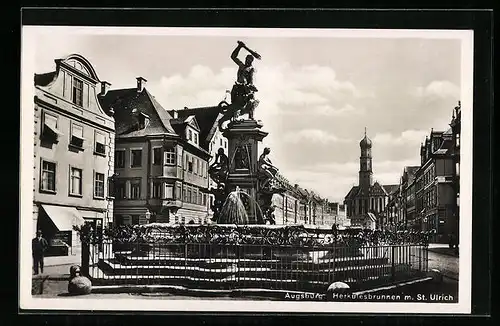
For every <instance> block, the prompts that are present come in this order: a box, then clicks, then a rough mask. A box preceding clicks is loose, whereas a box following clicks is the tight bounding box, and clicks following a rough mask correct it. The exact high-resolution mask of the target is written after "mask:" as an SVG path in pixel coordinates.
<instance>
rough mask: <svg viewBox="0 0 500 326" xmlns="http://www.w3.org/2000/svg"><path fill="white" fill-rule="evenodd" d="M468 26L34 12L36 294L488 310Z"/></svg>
mask: <svg viewBox="0 0 500 326" xmlns="http://www.w3.org/2000/svg"><path fill="white" fill-rule="evenodd" d="M472 40H473V32H472V31H467V30H460V31H458V30H368V29H367V30H364V29H352V30H347V29H263V28H259V29H251V28H248V29H245V28H241V29H238V28H163V27H155V28H144V27H143V28H134V27H119V28H118V27H90V26H87V27H86V26H81V27H64V26H58V27H55V26H24V27H23V28H22V75H21V82H22V85H21V87H22V106H21V141H22V143H21V144H22V147H21V165H22V166H21V171H22V174H21V183H22V184H23V185H24V186H23V188H22V189H21V190H22V192H21V214H20V225H21V237H20V239H21V242H20V260H19V261H20V266H19V268H20V275H21V276H20V277H21V282H20V298H21V301H20V307H21V308H23V309H42V310H43V309H47V310H60V309H63V310H141V311H208V312H217V311H229V312H231V311H233V312H234V311H238V312H303V313H314V312H322V313H325V312H328V313H336V312H354V313H365V312H371V313H401V312H402V313H416V312H419V313H443V314H446V313H470V311H471V253H472V251H471V250H472V249H471V243H472V241H471V238H472V236H471V225H472V203H471V200H470V199H471V198H472V197H471V196H472V112H473V101H472V90H473V85H472V83H473V43H472ZM26 185H32V188H30V187H28V186H26ZM461 198H462V200H460V199H461ZM30 243H31V246H30Z"/></svg>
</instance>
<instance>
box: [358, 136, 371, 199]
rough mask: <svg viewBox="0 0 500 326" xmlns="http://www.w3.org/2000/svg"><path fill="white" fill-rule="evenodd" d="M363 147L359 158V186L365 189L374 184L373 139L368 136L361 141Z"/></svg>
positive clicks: (360, 144)
mask: <svg viewBox="0 0 500 326" xmlns="http://www.w3.org/2000/svg"><path fill="white" fill-rule="evenodd" d="M359 147H360V148H361V156H360V158H359V187H360V188H361V189H363V190H366V191H368V189H369V188H370V187H371V186H372V185H373V172H372V141H371V140H370V139H369V138H368V137H367V136H366V127H365V137H364V138H363V139H361V141H360V142H359Z"/></svg>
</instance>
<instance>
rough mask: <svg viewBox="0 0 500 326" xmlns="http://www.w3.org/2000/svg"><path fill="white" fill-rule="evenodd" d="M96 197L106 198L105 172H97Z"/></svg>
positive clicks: (95, 182)
mask: <svg viewBox="0 0 500 326" xmlns="http://www.w3.org/2000/svg"><path fill="white" fill-rule="evenodd" d="M94 197H96V198H104V174H103V173H99V172H96V173H95V180H94Z"/></svg>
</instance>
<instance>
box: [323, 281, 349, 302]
mask: <svg viewBox="0 0 500 326" xmlns="http://www.w3.org/2000/svg"><path fill="white" fill-rule="evenodd" d="M349 289H350V287H349V285H347V284H346V283H344V282H334V283H332V284H330V286H329V287H328V289H327V290H326V300H328V301H332V300H333V297H334V294H340V293H346V292H347V291H349Z"/></svg>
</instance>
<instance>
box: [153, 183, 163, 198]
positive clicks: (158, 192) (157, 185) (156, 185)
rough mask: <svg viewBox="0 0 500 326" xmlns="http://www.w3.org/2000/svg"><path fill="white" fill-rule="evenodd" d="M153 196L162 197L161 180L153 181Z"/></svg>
mask: <svg viewBox="0 0 500 326" xmlns="http://www.w3.org/2000/svg"><path fill="white" fill-rule="evenodd" d="M151 198H161V182H158V181H154V182H153V193H152V194H151Z"/></svg>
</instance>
